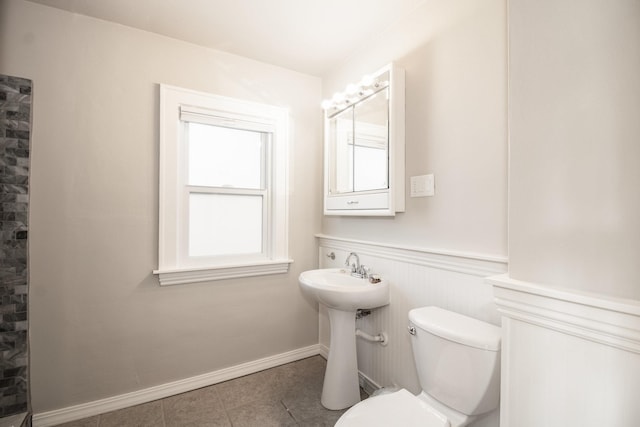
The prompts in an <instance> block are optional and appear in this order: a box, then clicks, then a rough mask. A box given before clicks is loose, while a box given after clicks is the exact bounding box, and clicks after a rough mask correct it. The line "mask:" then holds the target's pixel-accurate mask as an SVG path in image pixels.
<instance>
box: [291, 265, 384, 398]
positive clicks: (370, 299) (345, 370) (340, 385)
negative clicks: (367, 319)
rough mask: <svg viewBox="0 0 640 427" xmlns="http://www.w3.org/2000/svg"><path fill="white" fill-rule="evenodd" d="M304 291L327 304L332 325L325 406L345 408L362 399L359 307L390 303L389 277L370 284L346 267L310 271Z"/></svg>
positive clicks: (303, 277)
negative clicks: (358, 328) (359, 372)
mask: <svg viewBox="0 0 640 427" xmlns="http://www.w3.org/2000/svg"><path fill="white" fill-rule="evenodd" d="M299 281H300V288H301V289H302V292H303V293H305V294H306V295H308V296H310V297H311V298H313V299H315V300H316V301H318V302H319V303H321V304H324V305H326V306H327V309H328V312H329V323H330V325H331V344H330V345H331V348H330V349H329V360H328V361H327V369H326V371H325V374H324V385H323V387H322V398H321V402H322V405H323V406H324V407H325V408H327V409H334V410H338V409H344V408H348V407H350V406H353V405H355V404H356V403H358V402H359V401H360V387H359V382H358V360H357V356H356V335H355V332H356V310H357V309H359V308H362V309H370V308H376V307H381V306H383V305H387V304H389V284H388V282H387V281H386V280H382V281H380V282H378V283H370V282H369V280H368V279H361V278H357V277H353V276H351V271H350V270H349V269H344V268H327V269H319V270H309V271H305V272H304V273H302V274H300V277H299Z"/></svg>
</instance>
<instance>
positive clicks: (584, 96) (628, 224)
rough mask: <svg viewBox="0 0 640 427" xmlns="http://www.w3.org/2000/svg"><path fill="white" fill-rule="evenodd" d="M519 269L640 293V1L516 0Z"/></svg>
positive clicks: (514, 201) (512, 225)
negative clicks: (639, 188)
mask: <svg viewBox="0 0 640 427" xmlns="http://www.w3.org/2000/svg"><path fill="white" fill-rule="evenodd" d="M509 29H510V30H509V36H510V49H509V54H510V60H509V64H510V78H509V81H510V95H509V98H510V100H509V116H510V119H509V127H510V152H511V153H510V174H509V185H510V192H509V198H510V199H509V203H510V205H509V261H510V265H509V273H510V276H511V277H512V278H515V279H520V280H526V281H531V282H537V283H544V284H548V285H551V286H559V287H567V288H572V289H577V290H583V291H590V292H597V293H600V294H604V295H609V296H614V297H623V298H632V299H635V300H640V286H638V281H639V279H640V263H639V262H638V260H639V259H640V191H639V190H638V183H640V142H639V141H640V120H638V117H640V77H639V76H640V2H638V1H636V0H619V1H615V2H604V1H592V2H583V1H578V0H574V1H562V2H557V1H553V0H548V1H542V2H530V1H524V0H512V1H511V2H510V5H509Z"/></svg>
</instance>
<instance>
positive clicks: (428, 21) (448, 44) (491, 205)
mask: <svg viewBox="0 0 640 427" xmlns="http://www.w3.org/2000/svg"><path fill="white" fill-rule="evenodd" d="M506 31H507V30H506V5H505V2H504V0H490V1H482V2H477V1H456V2H448V1H429V2H425V4H424V5H423V6H422V7H421V8H420V9H418V10H416V11H415V13H413V14H412V16H411V17H409V18H407V19H405V20H403V21H401V22H398V23H397V25H396V26H394V27H393V28H392V29H390V30H389V31H388V32H386V33H384V34H381V35H380V38H379V39H375V40H371V42H370V43H369V44H368V45H367V46H363V47H362V49H361V50H359V51H358V53H357V54H356V55H354V56H353V57H352V58H349V59H348V60H347V61H345V63H344V64H343V66H342V67H340V68H339V69H337V70H335V71H334V72H332V73H331V74H330V75H328V76H326V77H325V79H324V86H323V94H324V97H330V96H331V94H332V93H333V92H335V91H342V90H343V89H344V88H345V86H346V85H347V84H348V83H349V82H356V81H358V80H359V79H360V77H361V76H362V75H364V74H367V73H372V72H374V71H375V70H376V69H378V68H379V67H381V66H383V65H385V64H386V63H388V62H390V61H395V62H396V63H397V64H398V65H399V66H400V67H402V68H404V69H405V70H406V183H407V185H406V188H407V191H408V189H409V185H408V184H409V178H410V177H411V176H414V175H423V174H427V173H433V174H435V183H436V194H435V197H430V198H409V196H408V194H407V198H406V212H405V213H400V214H398V215H396V217H395V218H362V217H324V219H323V227H322V230H323V233H324V234H328V235H335V236H341V237H351V238H356V239H362V240H368V241H382V242H388V243H398V244H406V245H412V246H417V247H427V248H434V249H443V250H453V251H464V252H472V253H479V254H492V255H497V256H506V254H507V134H506V132H507V127H506V119H507V110H506V108H507V106H506V98H507V93H506V90H507V85H506V49H507V46H506Z"/></svg>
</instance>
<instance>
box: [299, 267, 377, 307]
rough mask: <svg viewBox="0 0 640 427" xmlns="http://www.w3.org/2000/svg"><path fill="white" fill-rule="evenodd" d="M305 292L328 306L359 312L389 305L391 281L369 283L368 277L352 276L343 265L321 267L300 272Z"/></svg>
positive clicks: (301, 284) (301, 283)
mask: <svg viewBox="0 0 640 427" xmlns="http://www.w3.org/2000/svg"><path fill="white" fill-rule="evenodd" d="M299 281H300V287H301V288H302V290H303V292H305V293H306V294H308V295H309V296H311V297H312V298H314V299H315V300H316V301H318V302H320V303H322V304H324V305H326V306H327V307H329V308H333V309H336V310H344V311H356V310H357V309H359V308H376V307H381V306H383V305H387V304H389V283H388V282H387V281H386V280H382V281H381V282H379V283H370V282H369V280H368V279H360V278H358V277H353V276H351V272H350V271H349V270H348V269H344V268H322V269H319V270H309V271H305V272H304V273H302V274H300V277H299Z"/></svg>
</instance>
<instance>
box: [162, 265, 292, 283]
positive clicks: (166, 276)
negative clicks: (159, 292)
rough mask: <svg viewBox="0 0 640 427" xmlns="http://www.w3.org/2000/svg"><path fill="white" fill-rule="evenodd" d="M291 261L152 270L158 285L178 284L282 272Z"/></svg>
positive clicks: (287, 269)
mask: <svg viewBox="0 0 640 427" xmlns="http://www.w3.org/2000/svg"><path fill="white" fill-rule="evenodd" d="M292 262H293V260H291V259H283V260H275V261H267V262H261V263H253V264H243V265H222V266H216V267H195V268H179V269H172V270H154V271H153V274H155V275H157V276H158V280H159V282H160V286H168V285H180V284H186V283H197V282H209V281H213V280H224V279H234V278H238V277H252V276H264V275H267V274H283V273H286V272H288V271H289V264H291V263H292Z"/></svg>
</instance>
